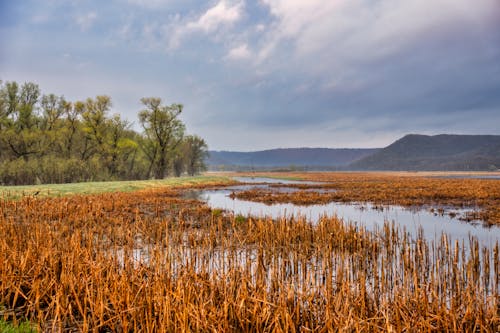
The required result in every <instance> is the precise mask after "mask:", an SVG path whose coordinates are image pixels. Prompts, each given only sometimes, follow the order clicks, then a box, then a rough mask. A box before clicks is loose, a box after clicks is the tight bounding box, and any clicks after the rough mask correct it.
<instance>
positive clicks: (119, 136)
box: [0, 81, 208, 185]
mask: <svg viewBox="0 0 500 333" xmlns="http://www.w3.org/2000/svg"><path fill="white" fill-rule="evenodd" d="M141 102H142V105H143V109H142V110H141V111H140V112H139V114H138V118H139V123H140V125H141V126H142V129H143V130H142V131H141V132H137V131H134V130H133V129H132V127H131V125H132V124H131V123H130V122H128V121H127V120H125V119H123V118H122V117H121V116H120V115H119V114H111V107H112V101H111V98H110V97H109V96H104V95H101V96H96V97H95V98H87V99H86V100H84V101H76V102H70V101H67V100H66V99H65V98H64V97H63V96H56V95H54V94H47V95H45V94H42V93H41V90H40V88H39V86H38V85H37V84H35V83H32V82H28V83H24V84H22V85H20V84H18V83H17V82H14V81H12V82H5V83H3V82H1V81H0V184H3V185H23V184H37V183H69V182H80V181H104V180H132V179H151V178H155V179H162V178H165V177H167V176H170V175H173V176H181V175H182V174H189V175H194V174H196V173H199V172H201V171H203V170H205V169H206V166H205V163H204V160H205V158H206V156H207V154H208V152H207V151H208V150H207V149H208V147H207V144H206V142H205V141H204V140H203V139H202V138H200V137H199V136H196V135H186V128H185V125H184V123H183V122H182V121H181V120H180V119H179V115H180V114H181V113H182V111H183V106H182V105H181V104H171V105H164V104H163V102H162V100H161V99H160V98H155V97H149V98H142V99H141Z"/></svg>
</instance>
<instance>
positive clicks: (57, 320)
mask: <svg viewBox="0 0 500 333" xmlns="http://www.w3.org/2000/svg"><path fill="white" fill-rule="evenodd" d="M182 191H183V189H174V188H171V189H158V190H145V191H139V192H130V193H111V194H97V195H86V196H83V195H75V196H68V197H62V198H33V197H24V198H22V199H21V200H17V201H10V200H3V201H0V235H2V237H1V238H0V304H3V305H4V308H3V309H2V310H0V315H1V316H2V317H3V319H4V320H7V321H10V322H14V323H16V322H19V321H24V320H29V321H30V322H32V323H36V325H37V326H38V329H39V330H41V331H63V330H74V331H96V332H97V331H113V332H115V331H116V332H132V331H144V332H177V331H242V332H255V331H271V330H272V331H287V332H293V331H308V330H311V331H345V330H347V331H355V332H361V331H394V332H396V331H398V332H400V331H452V332H453V331H460V332H463V331H480V332H498V331H499V330H500V295H499V276H500V267H499V266H500V265H499V245H498V243H497V244H496V245H494V246H493V247H491V248H481V247H480V246H479V243H478V241H477V240H476V239H473V238H471V239H469V240H468V242H463V243H460V242H455V243H451V242H450V241H449V238H448V237H447V235H445V234H443V235H441V236H440V237H439V238H437V239H435V240H430V241H428V240H426V239H424V238H423V236H422V235H419V236H417V237H416V238H415V239H411V238H410V237H409V236H408V235H407V234H406V233H405V232H404V231H402V230H399V229H398V227H397V225H395V224H394V223H392V224H391V223H386V224H385V225H384V226H383V227H382V228H379V229H377V230H375V231H373V232H369V231H367V230H365V229H364V228H361V227H359V226H357V225H354V224H352V223H346V222H344V221H342V220H340V219H338V218H336V217H327V216H324V217H322V218H321V219H320V221H319V222H318V223H317V224H311V223H309V222H308V221H307V220H306V219H305V218H303V217H300V216H299V217H288V218H280V219H277V220H271V219H259V218H251V217H245V218H242V217H241V216H240V217H235V216H232V215H231V214H229V213H227V212H220V211H212V210H211V209H210V208H209V207H207V206H206V205H204V204H203V203H201V202H199V201H196V200H189V199H185V198H184V197H182V195H181V194H182Z"/></svg>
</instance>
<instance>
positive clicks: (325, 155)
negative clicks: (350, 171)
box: [207, 148, 377, 170]
mask: <svg viewBox="0 0 500 333" xmlns="http://www.w3.org/2000/svg"><path fill="white" fill-rule="evenodd" d="M376 151H377V149H330V148H286V149H270V150H262V151H254V152H232V151H210V152H209V158H208V160H207V162H208V166H209V169H211V170H217V169H222V168H224V169H249V168H255V169H270V168H292V167H293V168H307V169H315V170H327V169H335V168H338V167H344V166H346V165H348V164H350V163H352V162H354V161H356V160H358V159H360V158H363V157H366V156H368V155H371V154H373V153H374V152H376Z"/></svg>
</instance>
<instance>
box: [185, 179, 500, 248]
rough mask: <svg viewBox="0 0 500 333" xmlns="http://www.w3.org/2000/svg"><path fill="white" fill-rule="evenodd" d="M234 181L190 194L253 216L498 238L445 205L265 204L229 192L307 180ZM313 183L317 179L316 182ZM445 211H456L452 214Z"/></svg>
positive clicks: (498, 232)
mask: <svg viewBox="0 0 500 333" xmlns="http://www.w3.org/2000/svg"><path fill="white" fill-rule="evenodd" d="M236 180H238V181H243V182H246V183H250V182H253V183H259V184H258V185H257V184H253V185H252V184H246V185H242V186H234V187H229V188H224V189H219V190H202V191H198V192H195V193H194V194H195V195H196V196H197V197H198V198H199V199H200V200H203V201H205V202H206V203H207V204H208V205H209V206H210V207H212V208H218V209H224V210H226V211H230V212H232V213H233V214H234V215H243V216H247V215H252V216H256V217H270V218H280V217H299V216H300V217H304V218H307V219H308V220H310V221H311V222H312V223H315V222H317V221H318V220H319V219H320V218H321V217H322V216H325V215H326V216H337V217H339V218H342V219H344V220H345V221H350V222H353V223H356V224H358V225H360V226H364V227H366V228H367V229H368V230H375V229H377V228H382V227H383V225H384V223H385V222H386V221H388V222H394V223H395V224H396V225H397V226H399V228H400V229H402V230H405V231H406V232H408V233H409V234H410V235H411V236H416V235H417V233H418V232H419V230H420V229H421V230H422V231H423V233H424V236H425V238H427V239H428V240H435V239H438V238H440V236H441V235H442V233H446V234H447V235H448V236H449V238H450V240H452V241H455V240H458V241H459V242H462V241H463V242H464V243H465V244H468V242H469V237H470V236H474V237H476V238H477V239H478V240H479V243H480V244H481V245H483V246H486V247H492V246H494V244H495V243H496V242H500V228H499V227H496V226H491V227H485V226H483V224H482V223H481V222H480V221H477V222H475V223H470V222H464V221H461V220H460V219H459V218H458V217H459V216H461V215H463V214H464V213H465V212H466V210H463V209H454V208H447V209H446V210H445V213H444V214H436V213H433V212H430V211H428V210H425V209H408V208H404V207H400V206H395V205H389V206H387V205H386V206H383V209H380V206H378V207H375V206H374V205H371V204H367V203H363V204H361V203H354V204H346V203H338V202H331V203H328V204H318V205H309V206H300V205H295V204H289V203H287V204H272V205H267V204H264V203H259V202H252V201H245V200H240V199H231V198H230V197H229V195H230V194H231V193H233V192H237V191H242V190H248V189H250V188H252V187H260V188H263V187H265V186H266V185H264V184H262V183H268V184H277V183H282V184H311V183H310V182H301V181H291V180H278V179H271V178H247V177H239V178H236ZM316 184H317V183H316ZM285 189H286V190H290V188H279V187H278V188H273V190H278V191H279V190H285ZM449 213H455V214H457V215H456V217H452V216H450V215H449Z"/></svg>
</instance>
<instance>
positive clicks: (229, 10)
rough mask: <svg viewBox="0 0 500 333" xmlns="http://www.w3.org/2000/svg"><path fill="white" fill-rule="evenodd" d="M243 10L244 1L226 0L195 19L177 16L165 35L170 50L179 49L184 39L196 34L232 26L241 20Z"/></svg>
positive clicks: (221, 0) (168, 26) (166, 29)
mask: <svg viewBox="0 0 500 333" xmlns="http://www.w3.org/2000/svg"><path fill="white" fill-rule="evenodd" d="M243 8H244V3H243V2H242V1H238V2H235V3H229V2H228V1H226V0H220V1H219V2H218V3H217V4H216V5H214V6H213V7H210V8H209V9H207V10H206V11H205V12H204V13H202V14H201V15H199V16H197V17H196V18H194V19H186V18H182V17H180V16H179V15H176V16H175V17H174V19H172V20H171V21H170V23H169V24H168V25H167V26H166V28H165V34H166V35H167V36H168V38H169V42H168V46H169V48H170V49H176V48H178V47H179V46H180V44H181V42H182V40H183V39H184V38H186V37H187V36H189V35H191V34H194V33H196V32H202V33H205V34H209V33H214V32H217V31H219V30H220V29H222V28H223V27H229V26H232V25H233V24H235V23H236V22H238V21H239V20H240V19H241V17H242V14H243Z"/></svg>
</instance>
